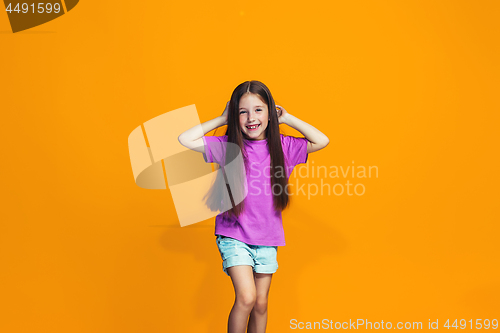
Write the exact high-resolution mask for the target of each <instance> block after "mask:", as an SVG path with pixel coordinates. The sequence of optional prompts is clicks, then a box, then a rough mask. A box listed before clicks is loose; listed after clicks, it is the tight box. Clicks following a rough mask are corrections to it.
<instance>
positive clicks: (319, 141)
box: [276, 105, 330, 153]
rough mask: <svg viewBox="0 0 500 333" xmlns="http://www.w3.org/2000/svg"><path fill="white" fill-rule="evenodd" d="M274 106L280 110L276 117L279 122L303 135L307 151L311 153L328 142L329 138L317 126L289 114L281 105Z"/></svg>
mask: <svg viewBox="0 0 500 333" xmlns="http://www.w3.org/2000/svg"><path fill="white" fill-rule="evenodd" d="M276 106H277V107H279V108H280V109H281V110H282V111H281V115H280V116H279V118H278V120H279V122H280V124H287V125H288V126H290V127H292V128H295V129H296V130H297V131H299V132H300V133H302V134H303V135H304V137H305V138H306V139H307V141H309V142H308V143H307V153H313V152H315V151H318V150H320V149H323V148H325V147H326V146H327V145H328V143H330V139H328V137H327V136H326V135H325V134H323V133H322V132H320V131H319V130H318V129H317V128H315V127H314V126H312V125H309V124H308V123H306V122H305V121H302V120H300V119H299V118H297V117H295V116H293V115H291V114H290V113H288V112H287V111H286V110H285V109H284V108H283V107H282V106H279V105H276Z"/></svg>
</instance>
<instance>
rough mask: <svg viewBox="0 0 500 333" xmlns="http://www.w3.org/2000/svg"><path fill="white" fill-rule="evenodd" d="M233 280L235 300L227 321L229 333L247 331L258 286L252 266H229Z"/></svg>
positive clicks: (228, 270) (243, 332)
mask: <svg viewBox="0 0 500 333" xmlns="http://www.w3.org/2000/svg"><path fill="white" fill-rule="evenodd" d="M227 273H228V274H229V276H230V277H231V280H232V281H233V287H234V293H235V296H236V298H235V301H234V305H233V308H232V309H231V313H230V314H229V320H228V323H227V331H228V333H245V331H246V328H247V321H248V316H249V315H250V312H251V311H252V309H253V307H254V305H255V299H256V288H255V282H254V276H253V270H252V266H250V265H239V266H232V267H229V268H227Z"/></svg>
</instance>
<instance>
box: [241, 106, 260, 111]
mask: <svg viewBox="0 0 500 333" xmlns="http://www.w3.org/2000/svg"><path fill="white" fill-rule="evenodd" d="M255 107H256V108H262V107H263V106H262V105H256V106H255ZM243 109H245V110H246V109H247V108H240V110H243Z"/></svg>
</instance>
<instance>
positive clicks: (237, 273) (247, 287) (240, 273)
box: [227, 265, 256, 298]
mask: <svg viewBox="0 0 500 333" xmlns="http://www.w3.org/2000/svg"><path fill="white" fill-rule="evenodd" d="M227 273H228V274H229V276H230V277H231V280H232V281H233V286H234V292H235V294H236V297H238V296H240V297H245V298H247V297H251V298H255V296H256V288H255V281H254V273H253V268H252V266H250V265H238V266H231V267H228V268H227Z"/></svg>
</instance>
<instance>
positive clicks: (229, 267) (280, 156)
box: [179, 80, 329, 333]
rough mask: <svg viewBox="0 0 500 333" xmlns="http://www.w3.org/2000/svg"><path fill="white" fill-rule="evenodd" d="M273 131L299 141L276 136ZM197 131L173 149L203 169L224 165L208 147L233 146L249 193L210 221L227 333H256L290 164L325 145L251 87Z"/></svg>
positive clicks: (263, 90)
mask: <svg viewBox="0 0 500 333" xmlns="http://www.w3.org/2000/svg"><path fill="white" fill-rule="evenodd" d="M280 124H286V125H288V126H290V127H292V128H295V129H296V130H298V131H299V132H300V133H302V134H303V135H304V137H303V138H298V137H293V136H285V135H282V134H280V131H279V125H280ZM223 125H227V130H226V134H225V135H223V136H205V134H206V133H208V132H210V131H212V130H213V129H215V128H218V127H220V126H223ZM201 128H202V131H203V136H201V137H200V136H199V135H200V131H199V126H195V127H193V128H191V129H189V130H187V131H185V132H184V133H182V134H181V135H180V136H179V142H180V143H181V144H182V145H184V146H185V147H187V148H190V149H192V150H195V151H198V152H201V153H203V156H204V158H205V161H206V162H208V163H221V162H220V161H226V162H227V160H226V159H225V156H224V153H225V151H223V150H224V149H223V148H221V147H224V145H223V144H214V143H226V144H227V143H232V144H235V145H237V146H238V147H239V148H240V150H241V152H242V155H243V157H244V161H245V168H246V177H247V180H249V181H248V183H249V184H250V186H251V189H250V190H249V191H248V194H247V196H246V197H245V198H244V200H243V201H242V202H241V203H239V204H237V205H234V206H232V208H231V209H230V210H228V211H226V212H223V213H220V214H219V215H217V217H216V219H215V236H216V243H217V247H218V249H219V252H220V255H221V258H222V269H223V271H224V272H225V273H226V274H227V275H228V276H230V277H231V280H232V283H233V287H234V291H235V301H234V305H233V307H232V309H231V312H230V314H229V319H228V326H227V327H228V332H229V333H244V332H245V331H246V330H247V329H248V331H247V332H249V333H263V332H265V331H266V326H267V304H268V294H269V289H270V285H271V279H272V276H273V273H275V272H276V270H277V269H278V262H277V251H278V246H285V234H284V229H283V223H282V217H281V212H282V211H283V210H284V209H285V208H286V207H287V206H288V204H289V193H288V191H287V188H288V186H287V185H288V178H289V176H290V174H291V172H292V171H293V168H294V167H295V166H296V165H297V164H300V163H306V162H307V158H308V154H309V153H312V152H315V151H318V150H320V149H323V148H325V147H326V146H327V145H328V143H329V139H328V137H327V136H326V135H324V134H323V133H321V132H320V131H319V130H318V129H316V128H315V127H313V126H311V125H309V124H307V123H306V122H304V121H302V120H300V119H298V118H297V117H295V116H293V115H291V114H290V113H288V112H287V111H286V110H285V109H284V108H283V107H281V106H279V105H278V106H277V105H275V102H274V99H273V97H272V95H271V92H270V91H269V89H268V88H267V86H266V85H264V84H263V83H262V82H260V81H255V80H254V81H246V82H243V83H241V84H240V85H238V86H237V87H236V89H235V90H234V91H233V94H232V96H231V100H230V101H229V102H228V103H227V104H226V108H225V109H224V112H223V113H222V115H221V116H219V117H216V118H214V119H212V120H209V121H207V122H205V123H202V124H201ZM222 164H223V163H222ZM249 165H251V167H248V166H249ZM222 166H223V165H222Z"/></svg>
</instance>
